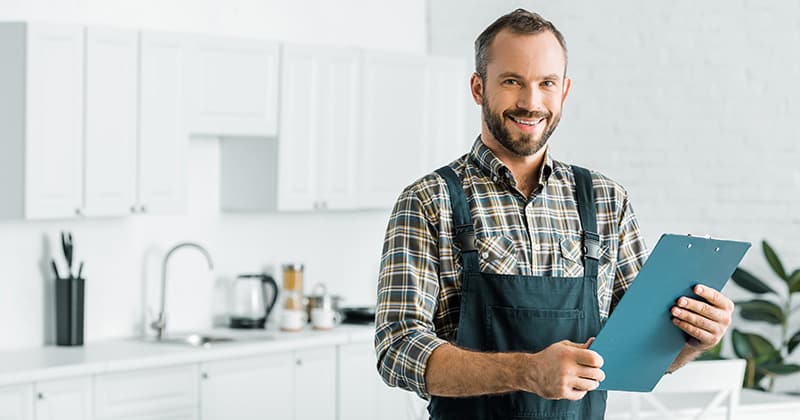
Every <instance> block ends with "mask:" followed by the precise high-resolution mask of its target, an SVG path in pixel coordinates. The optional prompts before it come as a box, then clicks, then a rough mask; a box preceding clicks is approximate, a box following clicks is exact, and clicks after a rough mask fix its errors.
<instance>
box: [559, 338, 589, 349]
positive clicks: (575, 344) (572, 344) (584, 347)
mask: <svg viewBox="0 0 800 420" xmlns="http://www.w3.org/2000/svg"><path fill="white" fill-rule="evenodd" d="M593 342H594V337H589V339H588V340H586V342H585V343H582V344H581V343H574V342H572V341H569V340H564V344H566V345H568V346H570V347H576V348H579V349H588V348H589V346H591V345H592V343H593Z"/></svg>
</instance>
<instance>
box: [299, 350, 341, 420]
mask: <svg viewBox="0 0 800 420" xmlns="http://www.w3.org/2000/svg"><path fill="white" fill-rule="evenodd" d="M294 357H295V372H294V377H295V382H294V409H295V415H294V419H295V420H335V419H336V348H335V347H333V346H330V347H320V348H315V349H305V350H298V351H295V354H294Z"/></svg>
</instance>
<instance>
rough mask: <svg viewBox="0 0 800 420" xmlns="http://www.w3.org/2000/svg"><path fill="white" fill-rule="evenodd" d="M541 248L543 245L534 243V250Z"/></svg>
mask: <svg viewBox="0 0 800 420" xmlns="http://www.w3.org/2000/svg"><path fill="white" fill-rule="evenodd" d="M540 249H542V246H541V245H539V244H536V245H534V246H533V250H534V251H538V250H540Z"/></svg>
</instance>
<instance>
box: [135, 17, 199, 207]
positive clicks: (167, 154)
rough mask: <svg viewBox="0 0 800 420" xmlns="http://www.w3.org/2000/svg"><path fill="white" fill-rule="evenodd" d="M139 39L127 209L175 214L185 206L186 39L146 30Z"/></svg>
mask: <svg viewBox="0 0 800 420" xmlns="http://www.w3.org/2000/svg"><path fill="white" fill-rule="evenodd" d="M139 43H140V48H141V49H140V56H139V60H140V61H139V66H140V67H139V69H140V77H141V78H140V86H139V89H140V95H139V142H138V145H139V147H138V171H137V173H138V185H137V195H136V202H135V204H134V205H133V207H132V208H131V210H132V211H133V212H135V213H143V212H149V213H175V212H179V211H182V210H184V209H185V207H186V155H187V153H188V147H189V137H188V135H187V133H186V130H185V128H184V123H183V121H184V114H185V107H186V97H185V86H186V81H185V79H186V77H185V74H186V63H187V55H188V43H187V37H186V36H185V35H181V34H171V33H161V32H148V31H145V32H142V33H141V35H140V39H139Z"/></svg>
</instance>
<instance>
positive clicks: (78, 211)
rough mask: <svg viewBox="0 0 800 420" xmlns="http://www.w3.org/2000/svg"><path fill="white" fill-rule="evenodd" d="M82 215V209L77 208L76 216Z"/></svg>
mask: <svg viewBox="0 0 800 420" xmlns="http://www.w3.org/2000/svg"><path fill="white" fill-rule="evenodd" d="M81 213H82V212H81V208H80V207H78V208H76V209H75V214H76V215H78V216H80V215H81Z"/></svg>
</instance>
